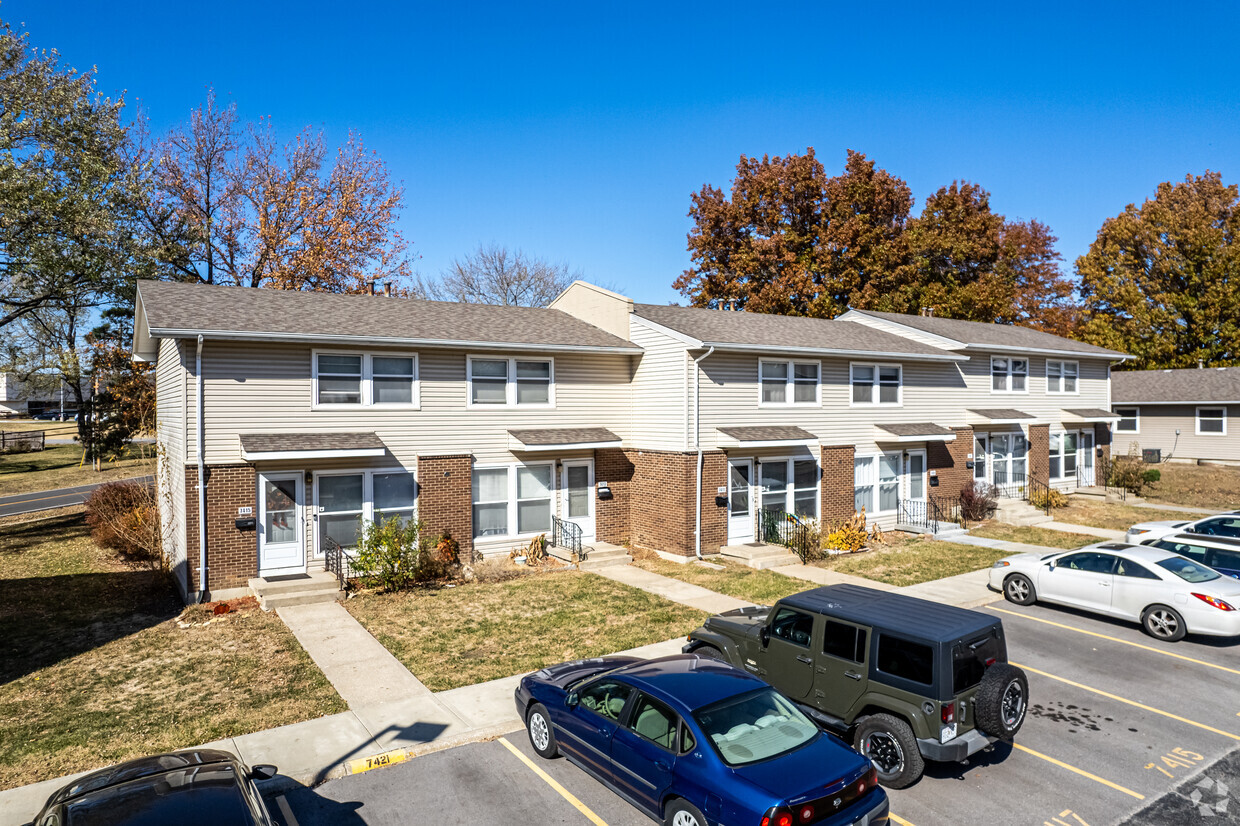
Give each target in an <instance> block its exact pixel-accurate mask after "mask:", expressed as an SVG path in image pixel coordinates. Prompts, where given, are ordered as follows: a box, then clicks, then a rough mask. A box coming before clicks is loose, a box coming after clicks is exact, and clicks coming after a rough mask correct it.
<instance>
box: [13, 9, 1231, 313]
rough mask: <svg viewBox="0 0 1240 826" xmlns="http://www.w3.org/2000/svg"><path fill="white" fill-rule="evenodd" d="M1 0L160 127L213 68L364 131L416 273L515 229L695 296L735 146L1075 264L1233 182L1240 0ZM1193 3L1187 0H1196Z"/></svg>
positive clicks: (585, 261) (594, 270)
mask: <svg viewBox="0 0 1240 826" xmlns="http://www.w3.org/2000/svg"><path fill="white" fill-rule="evenodd" d="M867 5H870V4H861V3H848V4H842V3H824V2H819V3H802V4H791V3H779V4H775V3H771V4H745V5H733V4H725V3H702V4H696V5H688V4H683V5H682V4H674V3H663V4H640V3H634V2H630V3H625V4H619V3H613V4H592V3H580V2H578V3H571V4H568V3H566V4H557V5H552V4H540V5H529V6H517V5H515V4H508V3H495V4H490V3H457V4H447V3H435V4H429V3H427V4H422V3H396V2H392V3H387V2H365V1H363V2H353V3H339V2H334V3H326V2H319V0H303V1H302V2H295V3H294V2H288V3H285V2H265V1H264V0H249V2H244V3H242V2H234V0H214V1H213V2H211V3H179V2H167V0H160V2H127V1H126V0H110V1H109V2H98V0H89V2H88V1H87V0H72V1H70V0H3V3H2V5H0V17H3V18H4V19H5V20H8V21H12V22H23V23H25V25H26V29H27V30H28V31H29V32H30V37H31V42H32V43H33V44H35V45H37V46H40V47H54V48H56V49H58V50H60V52H61V53H62V54H63V55H64V58H65V60H66V62H68V63H71V64H72V65H75V66H77V67H78V68H82V69H85V68H88V67H90V66H92V65H94V66H96V67H97V68H98V74H99V85H100V88H101V89H102V90H103V91H105V92H109V93H114V92H116V91H118V90H126V95H127V99H128V100H129V101H130V102H131V103H133V102H139V101H140V103H141V105H142V107H143V108H144V109H145V110H146V112H147V113H148V114H149V116H150V119H151V125H152V129H153V130H154V131H156V132H160V131H163V130H164V129H166V128H167V127H169V126H171V125H173V124H176V123H178V122H182V121H184V120H186V119H187V117H188V113H189V111H190V110H191V109H192V108H193V107H195V106H196V105H198V104H199V103H200V102H201V101H202V99H203V97H204V88H205V87H206V86H207V85H208V84H210V85H213V86H214V87H215V89H216V90H217V93H218V94H219V95H220V96H221V97H227V98H230V99H231V100H233V101H235V102H236V104H237V106H238V109H239V113H240V115H241V117H242V118H243V119H257V118H259V117H262V116H268V115H270V116H271V117H272V120H273V123H274V124H275V125H276V127H277V128H278V129H280V130H282V131H284V132H288V133H292V132H294V131H296V129H298V128H299V127H301V126H303V125H306V124H311V125H314V126H317V127H321V128H322V129H323V130H324V131H325V132H326V135H327V138H328V140H329V141H330V142H332V143H340V142H342V141H343V140H344V138H345V136H346V133H347V131H348V130H349V129H355V130H357V131H358V132H359V133H360V134H361V135H362V137H363V138H364V140H365V141H366V143H367V145H368V146H370V147H371V148H373V149H375V150H377V151H378V152H379V153H380V155H382V157H383V158H384V159H385V160H386V161H387V163H388V166H389V168H390V169H391V171H392V173H393V176H394V177H395V178H397V179H399V180H401V181H403V183H404V186H405V189H406V204H407V208H406V210H405V212H404V214H403V217H402V222H401V223H402V229H403V231H404V233H405V235H406V237H407V238H408V239H410V240H412V241H413V246H412V250H413V251H414V252H416V253H418V254H419V255H420V256H421V257H420V259H419V260H418V261H417V262H416V267H417V269H418V270H419V271H420V272H421V273H423V274H428V275H429V274H435V273H438V272H440V271H441V270H442V269H443V268H444V267H446V266H447V264H448V263H449V262H450V261H451V259H452V258H453V257H456V256H459V255H462V254H464V253H466V252H468V251H470V250H471V249H473V248H474V247H476V246H477V245H478V243H479V242H491V241H495V242H498V243H502V244H507V245H509V246H511V247H521V248H523V249H525V250H526V251H527V252H529V253H531V254H534V255H538V256H541V257H545V258H549V259H552V260H557V261H564V262H567V263H569V264H570V265H572V266H573V267H575V268H577V269H580V270H581V272H582V273H583V274H584V275H585V277H586V278H588V279H592V280H597V281H600V282H605V283H608V284H610V285H612V286H614V287H616V288H617V289H620V290H621V291H623V292H625V293H626V294H628V295H631V296H633V297H634V298H635V299H637V300H639V301H650V302H664V301H670V300H676V299H678V298H680V296H679V294H678V293H677V292H676V291H675V290H673V289H672V287H671V283H672V281H673V280H674V279H675V278H676V277H677V276H678V275H679V274H680V272H681V271H682V270H684V269H685V267H687V266H688V264H689V258H688V253H687V252H686V251H685V234H686V232H687V231H688V229H689V227H690V222H689V219H688V218H687V217H686V212H687V211H688V208H689V203H690V202H689V196H690V193H692V192H695V191H697V190H698V189H699V188H701V186H702V185H703V184H704V183H711V184H713V185H717V186H721V187H723V188H725V189H727V187H728V186H729V184H730V181H731V178H732V175H733V173H734V171H735V167H736V162H737V160H738V158H739V156H740V155H741V154H742V153H744V154H748V155H759V156H760V155H762V154H764V153H769V154H772V155H775V154H779V155H784V154H788V153H790V152H803V151H804V150H805V148H806V147H807V146H813V147H814V148H815V150H816V152H817V154H818V157H819V159H820V160H822V162H823V163H824V164H825V165H826V167H827V170H828V172H829V173H830V174H835V173H838V171H839V170H840V169H841V168H842V167H843V163H844V157H845V150H846V149H849V148H851V149H855V150H858V151H861V152H864V153H866V154H867V155H868V156H869V157H871V158H873V159H875V160H876V161H877V162H878V164H879V165H880V166H882V167H884V168H886V169H887V170H888V171H890V172H892V173H893V174H895V175H898V176H900V177H902V178H904V179H905V180H906V181H908V183H909V185H910V186H911V187H912V189H913V194H914V195H915V197H916V198H917V205H916V206H915V210H919V209H920V206H921V203H922V202H923V201H924V199H925V197H926V195H928V194H929V193H931V192H933V191H934V190H935V189H937V188H938V187H940V186H942V185H945V184H947V183H950V182H951V181H952V180H953V179H966V180H970V181H974V182H976V183H979V184H981V185H982V186H984V187H985V188H986V189H988V190H989V191H990V192H991V195H992V199H991V203H992V206H993V208H994V209H995V210H997V211H999V212H1001V213H1004V214H1005V215H1007V216H1009V217H1016V218H1026V219H1027V218H1036V219H1038V220H1040V221H1043V222H1045V223H1047V224H1049V225H1050V227H1051V228H1052V230H1053V231H1054V232H1055V234H1056V235H1058V236H1059V239H1060V241H1059V250H1060V252H1061V253H1062V254H1063V256H1064V259H1065V268H1066V269H1069V270H1070V268H1071V264H1072V262H1073V261H1074V260H1075V258H1076V257H1077V256H1078V255H1080V254H1082V253H1084V252H1085V251H1086V249H1087V248H1088V246H1089V243H1090V241H1091V240H1092V239H1093V238H1094V236H1095V234H1096V233H1097V230H1098V227H1099V226H1100V225H1101V223H1102V221H1103V220H1104V219H1105V218H1107V217H1108V216H1111V215H1114V214H1116V213H1118V212H1119V211H1121V210H1122V209H1123V208H1124V206H1125V205H1126V204H1128V203H1131V202H1134V201H1135V202H1140V201H1141V200H1143V199H1144V198H1146V197H1148V196H1150V195H1152V194H1153V191H1154V188H1155V186H1156V185H1157V184H1158V183H1159V182H1160V181H1164V180H1181V179H1183V177H1184V176H1185V175H1186V174H1188V173H1200V172H1202V171H1204V170H1205V169H1207V168H1209V169H1213V170H1217V171H1219V172H1221V173H1222V174H1223V178H1224V181H1225V182H1226V183H1236V182H1238V181H1240V170H1238V169H1237V166H1238V164H1240V71H1237V70H1236V64H1235V54H1236V50H1235V43H1236V41H1237V36H1238V35H1240V5H1238V4H1236V3H1234V2H1199V3H1193V4H1183V6H1182V7H1181V8H1175V6H1173V5H1169V4H1166V3H1161V4H1153V3H1144V2H1128V3H1122V4H1120V3H1080V2H1077V3H1072V4H1062V5H1061V4H1012V3H994V2H990V3H985V4H983V3H977V4H930V3H924V2H923V3H916V4H903V3H885V4H882V6H881V8H877V9H876V8H866V6H867ZM1190 6H1191V8H1187V7H1190Z"/></svg>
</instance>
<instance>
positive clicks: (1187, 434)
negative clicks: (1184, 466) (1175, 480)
mask: <svg viewBox="0 0 1240 826" xmlns="http://www.w3.org/2000/svg"><path fill="white" fill-rule="evenodd" d="M1114 407H1115V409H1118V408H1121V407H1123V408H1128V407H1136V408H1138V409H1139V410H1140V414H1141V416H1140V421H1139V423H1138V425H1137V426H1138V427H1139V428H1140V432H1139V433H1121V432H1119V431H1116V432H1115V443H1114V447H1113V451H1114V455H1115V456H1124V455H1127V454H1128V453H1129V452H1130V451H1131V450H1133V449H1135V450H1136V451H1138V455H1140V453H1139V451H1140V450H1142V449H1145V448H1158V449H1159V450H1161V451H1162V458H1163V459H1167V458H1171V459H1193V460H1196V459H1214V460H1218V461H1223V462H1240V420H1237V419H1236V417H1237V416H1240V405H1237V404H1182V405H1181V404H1157V405H1155V404H1120V403H1116V404H1115V406H1114ZM1198 407H1225V408H1227V435H1225V436H1198V435H1197V408H1198ZM1176 430H1179V431H1180V436H1179V440H1178V441H1177V439H1176V435H1175V431H1176ZM1134 446H1135V447H1134Z"/></svg>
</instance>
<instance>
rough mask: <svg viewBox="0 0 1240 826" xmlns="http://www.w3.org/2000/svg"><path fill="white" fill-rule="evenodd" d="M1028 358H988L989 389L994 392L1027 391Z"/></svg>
mask: <svg viewBox="0 0 1240 826" xmlns="http://www.w3.org/2000/svg"><path fill="white" fill-rule="evenodd" d="M1028 380H1029V360H1028V359H1013V358H1007V357H1006V356H1004V357H1000V356H994V357H992V358H991V359H990V389H991V390H992V391H994V392H995V393H1025V392H1028Z"/></svg>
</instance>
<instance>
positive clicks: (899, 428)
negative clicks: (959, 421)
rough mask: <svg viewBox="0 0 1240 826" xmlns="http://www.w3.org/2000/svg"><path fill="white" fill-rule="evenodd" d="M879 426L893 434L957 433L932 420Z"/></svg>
mask: <svg viewBox="0 0 1240 826" xmlns="http://www.w3.org/2000/svg"><path fill="white" fill-rule="evenodd" d="M878 428H879V429H880V430H886V431H887V432H888V433H890V434H892V435H893V436H954V435H955V433H956V431H954V430H952V429H951V428H950V427H943V426H942V425H937V424H932V423H931V422H912V423H908V424H905V423H903V422H900V423H897V424H880V425H878Z"/></svg>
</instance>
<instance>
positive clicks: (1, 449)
mask: <svg viewBox="0 0 1240 826" xmlns="http://www.w3.org/2000/svg"><path fill="white" fill-rule="evenodd" d="M46 446H47V433H46V432H45V431H42V430H0V453H25V452H28V451H32V450H42V449H43V448H44V447H46Z"/></svg>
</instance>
